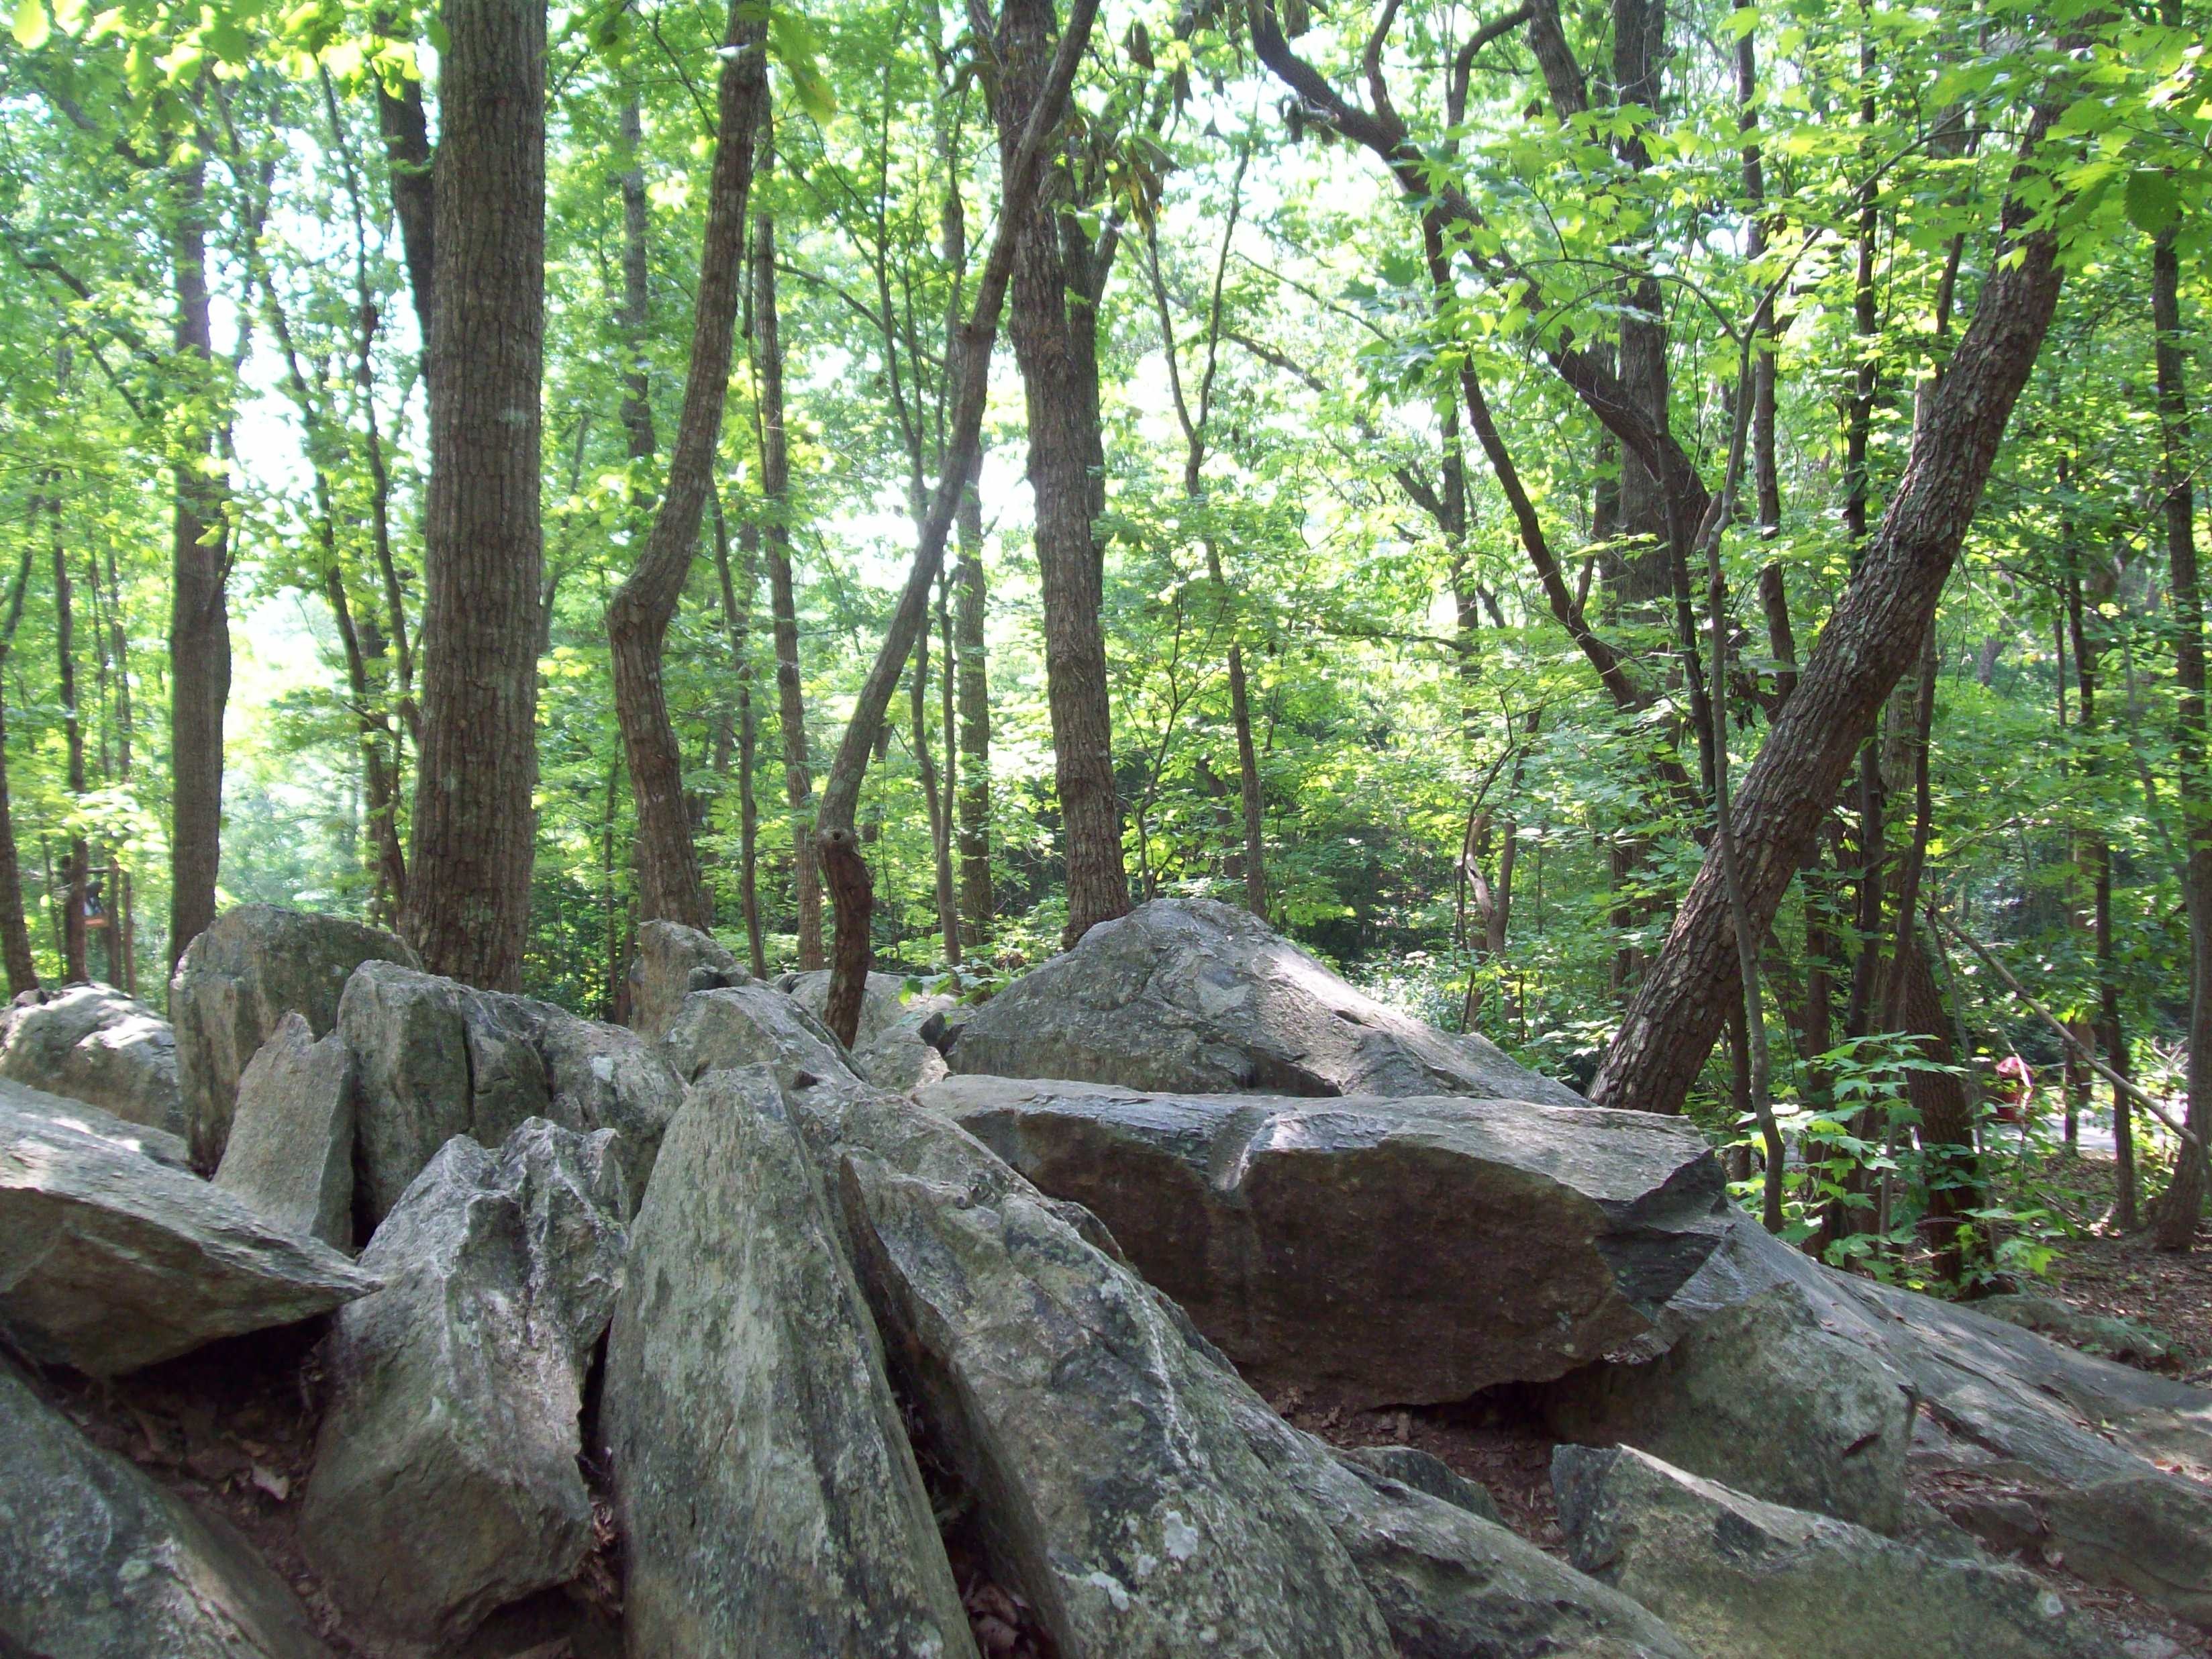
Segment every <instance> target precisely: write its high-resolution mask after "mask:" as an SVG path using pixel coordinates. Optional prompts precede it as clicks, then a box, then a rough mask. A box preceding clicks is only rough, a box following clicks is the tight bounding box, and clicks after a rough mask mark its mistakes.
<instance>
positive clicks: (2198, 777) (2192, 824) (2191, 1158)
mask: <svg viewBox="0 0 2212 1659" xmlns="http://www.w3.org/2000/svg"><path fill="white" fill-rule="evenodd" d="M2151 325H2152V327H2154V329H2155V330H2156V331H2157V332H2158V345H2157V362H2158V413H2159V427H2160V434H2161V435H2162V439H2163V447H2164V466H2163V471H2164V475H2165V476H2164V478H2163V480H2162V482H2163V483H2164V484H2165V486H2166V564H2167V568H2168V572H2169V574H2170V580H2171V588H2172V596H2173V598H2172V616H2173V629H2174V635H2173V678H2174V681H2175V684H2176V685H2177V687H2178V689H2179V691H2180V693H2181V696H2180V706H2179V709H2178V710H2177V714H2178V717H2179V719H2178V725H2179V738H2180V742H2179V745H2178V746H2179V750H2180V763H2181V773H2182V785H2181V788H2180V791H2179V794H2180V800H2181V811H2182V826H2181V829H2182V870H2181V896H2182V902H2183V904H2184V905H2185V908H2186V909H2187V911H2188V914H2189V1078H2188V1084H2189V1115H2188V1117H2187V1118H2186V1119H2185V1122H2186V1124H2187V1127H2188V1129H2189V1132H2190V1133H2191V1134H2193V1135H2195V1136H2196V1137H2197V1149H2196V1150H2194V1151H2192V1150H2191V1148H2190V1147H2188V1146H2179V1147H2177V1148H2176V1149H2175V1155H2174V1164H2173V1180H2172V1183H2171V1184H2170V1185H2168V1187H2167V1188H2166V1198H2165V1201H2164V1202H2163V1203H2162V1204H2160V1206H2159V1212H2158V1220H2157V1225H2156V1228H2155V1237H2156V1239H2157V1243H2158V1246H2159V1248H2160V1249H2163V1250H2185V1249H2189V1248H2190V1246H2191V1244H2192V1243H2194V1242H2195V1240H2196V1237H2197V1218H2198V1217H2199V1216H2200V1215H2202V1213H2203V1209H2204V1188H2205V1176H2206V1171H2205V1156H2204V1152H2203V1147H2204V1146H2208V1145H2212V799H2208V792H2212V767H2208V766H2207V758H2208V757H2207V750H2208V747H2212V744H2208V739H2207V734H2206V732H2205V725H2204V719H2205V687H2204V592H2203V583H2202V580H2201V579H2200V577H2199V575H2198V573H2197V537H2196V525H2195V519H2196V491H2195V490H2194V489H2192V488H2191V483H2190V476H2191V475H2190V454H2189V392H2188V386H2187V385H2186V383H2185V379H2184V369H2185V364H2186V359H2185V356H2184V355H2183V351H2182V338H2181V261H2180V256H2179V252H2178V251H2177V249H2176V248H2175V246H2174V236H2173V233H2172V231H2167V232H2166V234H2163V235H2161V236H2160V238H2159V239H2158V241H2157V244H2156V246H2154V248H2153V249H2152V251H2151Z"/></svg>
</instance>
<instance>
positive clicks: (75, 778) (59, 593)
mask: <svg viewBox="0 0 2212 1659" xmlns="http://www.w3.org/2000/svg"><path fill="white" fill-rule="evenodd" d="M59 487H60V480H59V479H58V477H54V476H52V475H51V474H50V475H49V476H48V479H47V489H48V492H49V493H48V494H47V495H46V524H47V528H48V530H49V531H50V532H51V535H52V549H53V556H54V656H55V667H56V671H57V676H58V678H57V681H56V686H57V689H58V691H59V692H60V694H61V705H62V734H63V738H64V742H65V744H67V750H68V756H69V794H70V804H71V805H72V806H73V807H76V808H79V809H81V808H82V806H83V805H84V789H85V781H84V722H83V720H82V719H80V718H79V717H78V714H77V706H76V594H75V591H74V585H73V584H72V583H71V582H70V573H69V555H68V552H67V550H65V549H64V547H63V545H62V502H61V497H60V495H58V494H56V493H53V492H54V491H57V490H58V489H59ZM62 871H63V875H62V879H63V883H64V886H65V887H66V889H67V891H68V898H67V900H66V905H67V908H65V909H64V911H63V912H62V979H63V981H64V983H66V984H74V983H76V982H77V981H82V980H84V979H87V978H89V977H90V974H89V971H88V969H87V967H86V963H85V925H84V924H85V914H84V911H85V884H86V882H87V881H88V879H89V878H90V877H91V874H92V849H91V848H89V847H88V846H87V845H86V844H85V839H84V836H82V834H72V835H71V836H70V838H69V850H68V854H67V855H66V857H65V859H64V863H63V866H62Z"/></svg>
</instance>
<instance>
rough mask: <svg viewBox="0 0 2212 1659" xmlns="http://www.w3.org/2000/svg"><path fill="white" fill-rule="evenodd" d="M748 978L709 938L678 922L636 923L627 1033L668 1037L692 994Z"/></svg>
mask: <svg viewBox="0 0 2212 1659" xmlns="http://www.w3.org/2000/svg"><path fill="white" fill-rule="evenodd" d="M750 978H751V975H749V974H747V973H746V972H745V970H744V968H743V967H742V966H740V965H739V963H738V959H737V957H734V956H732V954H731V953H730V951H729V950H728V948H727V947H726V945H723V944H722V943H721V942H720V940H718V939H714V937H713V936H712V935H710V934H708V933H702V932H700V931H699V929H697V928H696V927H685V926H684V924H683V923H682V922H680V921H645V922H640V923H639V924H638V929H637V944H636V946H635V951H634V953H633V954H632V956H631V957H630V959H629V1023H630V1029H631V1030H635V1031H636V1032H637V1033H638V1034H639V1035H641V1036H647V1037H652V1038H656V1039H657V1038H659V1037H664V1036H667V1035H668V1028H669V1027H670V1026H671V1025H672V1024H675V1023H676V1016H677V1014H678V1012H680V1011H681V1010H682V1008H683V1006H684V998H685V997H687V996H690V994H691V993H692V992H694V991H708V990H713V989H714V988H715V987H719V986H724V985H743V984H744V983H746V982H747V981H749V980H750Z"/></svg>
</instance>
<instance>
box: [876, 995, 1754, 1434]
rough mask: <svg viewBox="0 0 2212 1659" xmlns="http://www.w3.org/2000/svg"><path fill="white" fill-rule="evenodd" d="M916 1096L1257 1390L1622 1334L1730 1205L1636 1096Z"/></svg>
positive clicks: (1477, 1375)
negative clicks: (1097, 1242)
mask: <svg viewBox="0 0 2212 1659" xmlns="http://www.w3.org/2000/svg"><path fill="white" fill-rule="evenodd" d="M966 1040H967V1039H966V1038H965V1037H964V1036H963V1038H962V1042H963V1043H964V1042H966ZM956 1053H957V1050H956ZM920 1098H921V1101H922V1103H924V1104H925V1105H927V1106H930V1107H932V1108H933V1109H938V1110H940V1111H943V1112H945V1113H946V1114H948V1115H950V1116H951V1117H952V1118H953V1119H954V1121H957V1122H958V1123H959V1124H960V1125H961V1127H963V1128H965V1129H967V1130H968V1131H969V1133H972V1134H974V1135H975V1137H976V1138H977V1139H980V1140H981V1141H982V1142H983V1144H984V1145H985V1146H988V1147H989V1148H990V1149H991V1150H992V1151H993V1152H996V1153H998V1154H999V1156H1000V1157H1001V1158H1005V1159H1006V1162H1007V1163H1009V1164H1012V1166H1013V1167H1014V1168H1015V1169H1016V1170H1019V1171H1020V1172H1021V1173H1022V1174H1023V1175H1024V1176H1027V1177H1028V1178H1029V1179H1030V1181H1032V1182H1035V1183H1036V1185H1037V1186H1038V1187H1040V1188H1042V1189H1043V1190H1044V1191H1046V1192H1048V1193H1050V1194H1053V1195H1054V1197H1056V1198H1064V1199H1072V1200H1075V1201H1076V1202H1077V1203H1079V1204H1082V1205H1084V1206H1086V1207H1087V1208H1089V1209H1090V1210H1091V1211H1092V1212H1094V1213H1096V1214H1097V1217H1098V1218H1099V1219H1100V1220H1102V1221H1103V1222H1104V1223H1105V1224H1106V1225H1107V1227H1108V1229H1109V1231H1111V1232H1112V1233H1113V1235H1114V1237H1115V1242H1116V1243H1119V1244H1120V1245H1121V1249H1123V1250H1124V1251H1126V1252H1127V1255H1128V1257H1129V1260H1130V1261H1132V1262H1133V1263H1134V1264H1135V1266H1136V1267H1138V1269H1139V1271H1140V1272H1142V1273H1144V1275H1145V1277H1146V1279H1148V1280H1150V1281H1151V1282H1152V1284H1153V1285H1158V1287H1159V1288H1160V1289H1161V1290H1163V1291H1165V1292H1166V1293H1167V1294H1168V1295H1169V1296H1170V1297H1174V1298H1175V1300H1176V1302H1177V1303H1178V1304H1181V1305H1182V1308H1183V1309H1184V1310H1186V1311H1187V1312H1188V1313H1189V1315H1190V1316H1191V1317H1192V1319H1193V1320H1194V1321H1195V1322H1197V1325H1198V1327H1199V1328H1200V1330H1202V1331H1203V1332H1205V1333H1206V1336H1207V1337H1208V1338H1209V1339H1211V1340H1212V1341H1213V1342H1214V1343H1215V1344H1216V1345H1217V1346H1219V1347H1220V1348H1221V1349H1222V1350H1223V1352H1225V1353H1227V1354H1228V1355H1229V1357H1230V1358H1231V1359H1233V1360H1235V1361H1236V1362H1237V1366H1238V1368H1239V1369H1240V1370H1243V1373H1244V1374H1245V1375H1246V1376H1248V1377H1250V1378H1251V1379H1252V1380H1253V1381H1254V1382H1255V1383H1256V1384H1257V1385H1258V1386H1259V1387H1260V1388H1261V1389H1263V1390H1272V1389H1277V1388H1279V1387H1283V1386H1287V1385H1289V1384H1292V1383H1296V1384H1297V1385H1299V1386H1301V1387H1304V1388H1305V1389H1309V1390H1318V1391H1321V1392H1324V1393H1326V1394H1328V1395H1332V1396H1335V1397H1339V1398H1342V1399H1344V1400H1346V1401H1348V1402H1349V1403H1352V1404H1354V1405H1358V1406H1379V1405H1405V1404H1421V1403H1429V1402H1435V1401H1453V1400H1463V1399H1465V1398H1466V1397H1467V1396H1468V1395H1470V1394H1473V1393H1474V1392H1475V1391H1476V1390H1477V1389H1483V1388H1486V1387H1489V1386H1491V1385H1492V1384H1495V1383H1507V1382H1541V1381H1544V1380H1546V1379H1548V1378H1551V1377H1555V1376H1559V1375H1560V1374H1562V1373H1563V1372H1565V1371H1568V1370H1572V1369H1574V1368H1576V1367H1578V1366H1582V1365H1586V1364H1589V1363H1590V1362H1591V1361H1593V1360H1595V1359H1597V1358H1600V1357H1601V1356H1602V1355H1605V1354H1607V1353H1611V1352H1617V1351H1620V1350H1623V1349H1626V1348H1628V1347H1631V1346H1632V1345H1634V1344H1636V1343H1637V1342H1638V1341H1639V1340H1644V1339H1647V1338H1650V1336H1651V1335H1652V1334H1653V1333H1654V1332H1655V1330H1656V1328H1657V1327H1658V1325H1659V1324H1660V1322H1661V1321H1662V1318H1663V1313H1662V1310H1663V1309H1664V1307H1665V1305H1666V1304H1667V1301H1668V1298H1669V1297H1672V1296H1673V1295H1674V1293H1675V1292H1676V1291H1679V1290H1680V1288H1681V1287H1682V1286H1683V1285H1685V1284H1686V1282H1688V1281H1689V1279H1691V1278H1692V1276H1694V1275H1695V1274H1696V1273H1698V1271H1699V1268H1701V1267H1703V1266H1704V1264H1705V1259H1706V1257H1707V1256H1708V1255H1711V1253H1712V1250H1713V1249H1714V1248H1715V1246H1716V1245H1717V1243H1719V1241H1720V1240H1721V1238H1722V1237H1723V1233H1724V1232H1725V1231H1726V1230H1727V1229H1728V1227H1729V1225H1731V1215H1732V1212H1731V1211H1730V1208H1729V1204H1728V1200H1727V1191H1726V1186H1725V1182H1724V1180H1723V1176H1722V1172H1721V1169H1720V1166H1719V1164H1717V1162H1716V1161H1715V1160H1714V1158H1713V1157H1712V1154H1711V1151H1710V1150H1709V1149H1708V1147H1707V1145H1706V1142H1705V1137H1704V1136H1703V1135H1702V1134H1701V1133H1699V1131H1698V1129H1697V1128H1696V1127H1695V1126H1694V1125H1692V1124H1689V1123H1686V1122H1684V1121H1681V1120H1680V1119H1673V1118H1662V1117H1656V1116H1653V1115H1650V1114H1649V1113H1642V1112H1604V1111H1600V1110H1599V1109H1597V1108H1595V1107H1589V1106H1574V1107H1562V1106H1537V1105H1530V1104H1527V1103H1522V1102H1518V1101H1497V1100H1475V1099H1468V1098H1450V1097H1431V1098H1427V1099H1398V1100H1381V1099H1359V1098H1345V1099H1339V1100H1330V1101H1313V1100H1299V1099H1285V1098H1281V1097H1272V1098H1271V1097H1264V1096H1237V1095H1162V1094H1142V1093H1139V1092H1136V1091H1132V1090H1127V1089H1114V1088H1109V1087H1104V1086H1102V1085H1086V1084H1074V1083H1038V1082H1020V1081H1014V1080H1011V1079H1003V1078H985V1077H958V1078H952V1079H948V1080H947V1081H945V1082H944V1083H940V1084H937V1085H932V1086H930V1087H928V1088H926V1089H924V1090H923V1091H921V1096H920Z"/></svg>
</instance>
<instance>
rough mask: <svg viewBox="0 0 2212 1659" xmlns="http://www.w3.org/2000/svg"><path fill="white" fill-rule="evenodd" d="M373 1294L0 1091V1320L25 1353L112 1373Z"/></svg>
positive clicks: (276, 1233) (239, 1216) (171, 1172)
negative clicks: (16, 1102)
mask: <svg viewBox="0 0 2212 1659" xmlns="http://www.w3.org/2000/svg"><path fill="white" fill-rule="evenodd" d="M375 1288H376V1280H375V1279H374V1277H373V1276H372V1275H370V1274H367V1273H362V1272H359V1271H357V1270H356V1268H355V1267H354V1264H353V1263H352V1262H350V1261H347V1260H346V1259H345V1258H344V1257H343V1256H342V1255H338V1254H337V1252H336V1251H335V1250H332V1249H330V1248H329V1247H327V1246H326V1245H323V1244H319V1243H315V1242H314V1241H313V1240H312V1239H301V1238H295V1237H291V1236H289V1235H288V1234H286V1233H284V1232H283V1231H280V1230H279V1229H278V1228H276V1226H274V1225H272V1224H271V1223H270V1222H269V1221H267V1220H265V1219H264V1218H262V1217H261V1216H260V1215H258V1214H257V1213H256V1212H253V1211H252V1210H251V1209H249V1208H248V1207H247V1206H246V1205H244V1204H242V1203H240V1201H239V1200H237V1199H235V1198H233V1197H232V1196H231V1195H230V1194H228V1193H225V1192H220V1191H218V1190H217V1189H216V1188H214V1187H211V1186H210V1185H209V1184H208V1183H207V1182H204V1181H202V1180H200V1179H199V1178H198V1177H197V1176H192V1175H190V1174H187V1173H185V1171H183V1170H176V1169H172V1168H170V1167H168V1166H167V1165H165V1164H157V1163H155V1161H154V1160H153V1159H151V1158H146V1157H144V1156H143V1155H141V1154H140V1153H138V1152H133V1151H131V1149H130V1148H128V1147H127V1146H120V1145H118V1144H117V1143H116V1142H115V1141H114V1140H112V1139H103V1138H102V1137H101V1136H100V1135H99V1134H98V1133H94V1132H93V1131H90V1130H85V1129H79V1128H76V1127H74V1126H72V1125H71V1124H70V1122H69V1121H67V1119H66V1118H65V1117H62V1116H58V1115H55V1114H53V1113H52V1112H50V1111H44V1110H40V1109H33V1110H28V1111H27V1110H25V1109H22V1108H21V1107H20V1106H18V1105H17V1104H15V1102H14V1101H13V1100H11V1099H9V1098H5V1097H0V1326H4V1327H5V1328H6V1329H7V1332H8V1333H9V1335H10V1337H11V1338H12V1339H13V1340H14V1341H15V1343H16V1344H17V1345H18V1346H20V1347H21V1349H22V1351H23V1352H26V1353H27V1354H28V1355H30V1356H31V1357H32V1358H35V1359H39V1360H42V1361H52V1362H56V1363H59V1364H67V1365H74V1366H75V1367H76V1369H77V1370H82V1371H88V1372H90V1373H92V1374H93V1375H94V1376H114V1375H116V1374H118V1373H120V1372H123V1371H129V1370H137V1368H138V1367H140V1366H142V1365H151V1364H155V1363H156V1362H158V1361H161V1360H163V1359H170V1358H175V1357H176V1356H177V1355H179V1354H181V1353H187V1352H191V1350H192V1349H194V1348H197V1347H199V1346H202V1345H204V1344H205V1343H209V1342H213V1341H215V1340H217V1339H218V1338H221V1337H226V1336H237V1335H240V1334H243V1333H245V1332H247V1331H257V1330H262V1329H265V1328H269V1327H270V1326H275V1325H289V1324H293V1323H295V1322H298V1321H300V1320H302V1319H311V1318H313V1317H314V1316H316V1315H317V1314H321V1313H327V1312H329V1311H330V1310H331V1309H332V1308H335V1307H337V1306H338V1305H339V1304H341V1303H344V1302H349V1301H351V1300H353V1299H354V1298H355V1297H359V1296H365V1295H367V1294H368V1292H369V1291H373V1290H374V1289H375Z"/></svg>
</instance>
